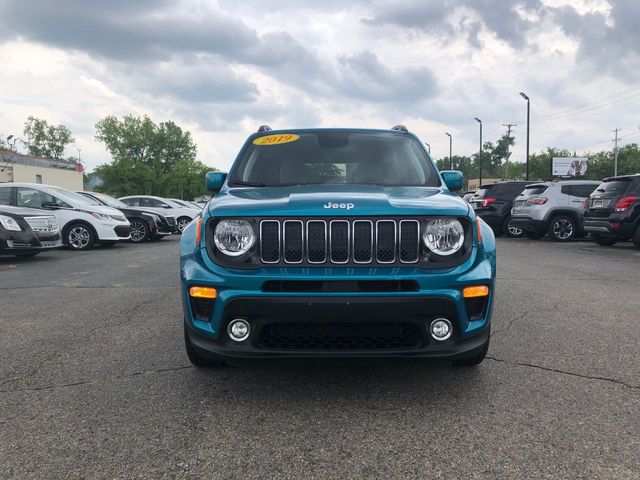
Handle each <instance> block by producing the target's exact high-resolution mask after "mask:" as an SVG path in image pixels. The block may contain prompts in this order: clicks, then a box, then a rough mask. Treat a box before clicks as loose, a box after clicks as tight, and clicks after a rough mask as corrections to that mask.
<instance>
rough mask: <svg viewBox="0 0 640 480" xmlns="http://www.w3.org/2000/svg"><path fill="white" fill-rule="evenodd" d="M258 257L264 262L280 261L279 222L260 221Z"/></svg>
mask: <svg viewBox="0 0 640 480" xmlns="http://www.w3.org/2000/svg"><path fill="white" fill-rule="evenodd" d="M260 238H261V239H262V242H261V244H260V259H261V260H262V261H263V262H264V263H278V262H279V261H280V222H278V221H277V220H265V221H263V222H260Z"/></svg>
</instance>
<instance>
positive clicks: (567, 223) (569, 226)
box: [549, 215, 576, 242]
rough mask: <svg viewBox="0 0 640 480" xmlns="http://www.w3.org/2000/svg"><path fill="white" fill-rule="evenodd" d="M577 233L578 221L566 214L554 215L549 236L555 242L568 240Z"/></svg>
mask: <svg viewBox="0 0 640 480" xmlns="http://www.w3.org/2000/svg"><path fill="white" fill-rule="evenodd" d="M575 235H576V222H575V220H574V219H573V218H571V217H568V216H566V215H558V216H557V217H553V219H552V220H551V224H550V225H549V236H550V237H551V240H553V241H555V242H568V241H569V240H572V239H573V237H574V236H575Z"/></svg>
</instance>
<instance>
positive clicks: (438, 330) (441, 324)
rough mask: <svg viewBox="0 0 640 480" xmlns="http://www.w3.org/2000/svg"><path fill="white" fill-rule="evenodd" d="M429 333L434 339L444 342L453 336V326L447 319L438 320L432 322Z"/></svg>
mask: <svg viewBox="0 0 640 480" xmlns="http://www.w3.org/2000/svg"><path fill="white" fill-rule="evenodd" d="M429 331H430V332H431V336H432V337H433V338H434V340H438V341H439V342H443V341H445V340H447V339H448V338H449V337H450V336H451V333H452V332H453V328H452V326H451V322H450V321H449V320H447V319H446V318H436V319H435V320H434V321H433V322H431V325H430V326H429Z"/></svg>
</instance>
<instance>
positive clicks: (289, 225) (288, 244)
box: [284, 220, 304, 263]
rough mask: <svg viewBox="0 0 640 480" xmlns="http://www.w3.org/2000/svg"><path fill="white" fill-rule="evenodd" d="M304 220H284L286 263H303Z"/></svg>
mask: <svg viewBox="0 0 640 480" xmlns="http://www.w3.org/2000/svg"><path fill="white" fill-rule="evenodd" d="M302 230H303V229H302V221H301V220H286V221H285V222H284V261H285V262H286V263H302V260H303V255H304V252H303V246H302V244H303V242H302Z"/></svg>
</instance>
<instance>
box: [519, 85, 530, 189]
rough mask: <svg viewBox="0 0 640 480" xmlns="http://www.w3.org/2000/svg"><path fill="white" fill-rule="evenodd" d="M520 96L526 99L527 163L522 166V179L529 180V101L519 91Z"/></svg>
mask: <svg viewBox="0 0 640 480" xmlns="http://www.w3.org/2000/svg"><path fill="white" fill-rule="evenodd" d="M520 96H521V97H522V98H524V99H525V100H526V101H527V163H526V164H525V167H524V179H525V180H527V181H528V180H529V120H530V119H531V102H530V101H529V97H527V95H526V94H524V93H523V92H520Z"/></svg>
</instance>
